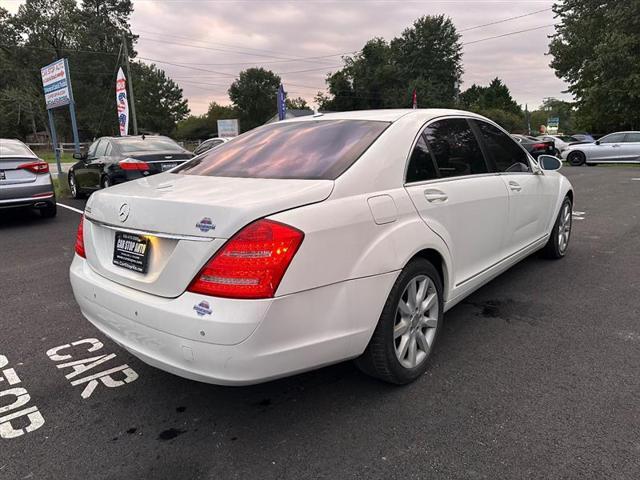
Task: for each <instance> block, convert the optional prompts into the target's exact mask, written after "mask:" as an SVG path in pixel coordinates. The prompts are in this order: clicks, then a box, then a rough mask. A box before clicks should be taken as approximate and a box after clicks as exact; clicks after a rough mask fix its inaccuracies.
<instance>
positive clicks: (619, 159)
mask: <svg viewBox="0 0 640 480" xmlns="http://www.w3.org/2000/svg"><path fill="white" fill-rule="evenodd" d="M562 158H563V159H565V160H567V161H568V162H569V163H570V164H571V165H573V166H576V167H577V166H580V165H583V164H585V163H586V164H587V165H596V164H598V163H640V132H616V133H610V134H609V135H606V136H604V137H602V138H601V139H600V140H596V141H595V142H593V143H580V144H576V145H569V146H568V147H567V148H566V149H565V150H564V151H563V152H562Z"/></svg>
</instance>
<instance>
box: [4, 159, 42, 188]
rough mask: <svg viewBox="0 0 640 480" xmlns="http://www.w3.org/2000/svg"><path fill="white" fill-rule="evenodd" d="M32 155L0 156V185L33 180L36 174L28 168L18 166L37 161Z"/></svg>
mask: <svg viewBox="0 0 640 480" xmlns="http://www.w3.org/2000/svg"><path fill="white" fill-rule="evenodd" d="M39 161H40V160H39V159H38V158H33V157H0V185H13V184H17V183H31V182H35V180H36V178H37V175H36V174H35V173H33V172H30V171H29V170H25V169H23V168H18V167H19V166H20V165H24V164H25V163H33V162H39Z"/></svg>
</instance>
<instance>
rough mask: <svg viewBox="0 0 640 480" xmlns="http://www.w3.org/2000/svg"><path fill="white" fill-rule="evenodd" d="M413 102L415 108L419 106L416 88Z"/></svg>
mask: <svg viewBox="0 0 640 480" xmlns="http://www.w3.org/2000/svg"><path fill="white" fill-rule="evenodd" d="M412 103H413V108H418V92H416V89H415V88H414V89H413V96H412Z"/></svg>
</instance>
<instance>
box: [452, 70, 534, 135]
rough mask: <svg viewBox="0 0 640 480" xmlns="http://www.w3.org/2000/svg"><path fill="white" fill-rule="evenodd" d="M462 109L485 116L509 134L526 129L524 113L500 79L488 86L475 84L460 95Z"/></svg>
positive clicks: (459, 101)
mask: <svg viewBox="0 0 640 480" xmlns="http://www.w3.org/2000/svg"><path fill="white" fill-rule="evenodd" d="M458 103H459V106H460V108H462V109H463V110H469V111H471V112H475V113H478V114H480V115H484V116H485V117H487V118H490V119H491V120H493V121H494V122H496V123H497V124H498V125H500V126H502V128H504V129H505V130H507V131H509V132H521V131H523V130H525V129H526V125H525V118H524V113H523V112H522V108H520V105H518V104H517V103H516V101H515V100H514V99H513V97H511V92H510V91H509V88H508V87H507V86H506V85H505V84H504V83H502V80H500V79H499V78H497V77H496V78H494V79H493V80H492V81H491V83H489V85H488V86H486V87H483V86H480V85H476V84H473V85H471V87H469V88H468V89H466V90H465V91H464V92H462V93H461V94H460V97H459V99H458Z"/></svg>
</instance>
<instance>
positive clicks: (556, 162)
mask: <svg viewBox="0 0 640 480" xmlns="http://www.w3.org/2000/svg"><path fill="white" fill-rule="evenodd" d="M538 164H539V165H540V168H542V170H548V171H555V170H560V168H561V167H562V162H561V161H560V159H559V158H556V157H554V156H553V155H540V156H539V157H538Z"/></svg>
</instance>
